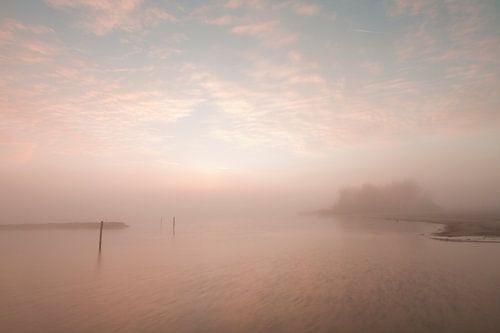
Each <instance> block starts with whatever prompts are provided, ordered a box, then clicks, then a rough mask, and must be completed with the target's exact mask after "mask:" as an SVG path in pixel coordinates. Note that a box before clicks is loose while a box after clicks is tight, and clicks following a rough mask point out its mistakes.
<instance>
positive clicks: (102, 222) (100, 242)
mask: <svg viewBox="0 0 500 333" xmlns="http://www.w3.org/2000/svg"><path fill="white" fill-rule="evenodd" d="M103 227H104V221H101V230H100V231H99V252H101V245H102V228H103Z"/></svg>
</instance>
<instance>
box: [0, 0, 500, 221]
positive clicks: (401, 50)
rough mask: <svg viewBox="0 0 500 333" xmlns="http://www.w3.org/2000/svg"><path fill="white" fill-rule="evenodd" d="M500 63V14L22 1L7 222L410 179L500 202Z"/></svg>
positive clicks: (318, 197) (455, 197)
mask: <svg viewBox="0 0 500 333" xmlns="http://www.w3.org/2000/svg"><path fill="white" fill-rule="evenodd" d="M499 54H500V4H499V2H498V1H488V0H484V1H483V0H471V1H468V0H447V1H437V0H436V1H434V0H359V1H348V0H335V1H334V0H332V1H319V0H318V1H305V0H304V1H299V0H282V1H281V0H274V1H271V0H248V1H243V0H228V1H194V0H188V1H173V0H172V1H166V0H165V1H159V0H158V1H154V0H45V1H41V0H40V1H34V0H23V1H2V3H1V4H0V74H1V75H0V182H1V184H2V188H3V190H2V193H1V194H0V195H1V196H2V198H3V199H4V200H2V201H3V203H2V204H0V205H1V206H2V207H1V208H2V210H3V211H4V212H5V213H4V215H3V219H11V220H16V221H17V220H19V221H21V220H22V221H25V220H26V221H27V220H30V221H31V220H33V219H35V216H37V218H38V217H40V218H42V219H90V218H92V217H93V216H95V215H97V214H101V215H103V214H104V215H106V216H109V218H115V217H122V215H120V214H119V213H118V212H119V211H123V206H124V205H125V206H130V205H131V203H137V202H141V205H142V206H141V207H143V209H146V208H144V207H147V210H148V212H150V213H151V215H155V214H156V215H158V214H159V212H160V211H161V210H172V209H174V208H173V207H176V205H178V206H179V207H180V206H182V205H184V206H185V207H193V206H195V207H204V206H207V207H209V206H212V207H213V206H214V205H216V202H218V203H219V206H218V207H222V208H221V209H226V208H225V207H226V206H227V205H229V204H230V205H231V207H235V206H238V205H240V206H244V204H243V203H241V202H246V203H248V202H255V203H258V202H260V204H261V206H262V205H264V203H269V202H271V201H273V199H276V198H281V199H282V203H281V206H287V207H293V208H296V209H306V208H310V207H313V206H315V205H316V206H320V205H322V204H325V203H326V202H330V201H331V202H333V199H334V196H335V193H336V191H337V190H338V188H340V187H342V186H346V185H351V184H361V183H363V182H365V181H371V182H375V183H376V182H389V181H392V180H398V179H406V178H412V179H416V180H417V181H419V182H420V183H421V184H423V186H424V187H425V188H427V189H428V190H429V191H431V192H433V193H434V195H435V196H436V197H437V198H438V199H439V200H441V201H443V202H445V203H448V204H454V205H469V206H473V205H476V206H491V205H494V204H495V203H497V202H498V197H500V172H499V171H498V170H500V93H499V91H500V84H499V83H500V82H499V80H500V79H499V77H500V63H499V59H500V57H499V56H498V55H499ZM113 198H115V199H113ZM238 198H239V199H240V200H239V201H238ZM222 201H224V202H225V203H226V205H222V204H220V202H222ZM165 202H167V203H165ZM275 202H276V206H279V204H277V200H276V201H275ZM21 203H22V204H21ZM297 203H303V205H302V206H300V205H297ZM163 204H165V205H166V206H162V205H163ZM89 206H91V207H94V208H89ZM83 207H85V208H83ZM120 207H122V208H120ZM165 207H168V208H165ZM65 209H66V210H65ZM186 209H187V208H186ZM130 210H131V211H132V210H133V211H134V212H136V214H135V215H133V214H130V216H132V215H133V218H136V219H139V218H141V216H142V215H141V214H143V213H144V211H141V209H139V208H137V209H135V210H134V209H132V208H130ZM78 211H81V212H84V213H81V214H79V213H78ZM127 214H128V213H127ZM127 214H125V213H124V215H123V216H125V215H127ZM127 216H128V215H127ZM125 217H126V216H125ZM2 222H5V221H2Z"/></svg>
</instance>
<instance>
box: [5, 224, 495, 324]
mask: <svg viewBox="0 0 500 333" xmlns="http://www.w3.org/2000/svg"><path fill="white" fill-rule="evenodd" d="M434 228H435V226H433V225H428V224H421V223H404V222H400V223H398V222H391V221H340V220H339V221H332V220H316V219H302V220H297V221H291V220H290V221H285V222H283V221H274V220H269V221H265V222H261V221H250V220H238V221H228V222H224V223H223V222H210V221H203V222H201V221H198V222H197V221H182V219H178V222H177V233H176V237H175V238H173V237H172V235H171V229H170V226H169V225H166V224H165V226H164V228H163V230H161V229H160V226H159V224H158V225H149V226H145V225H132V227H131V228H129V229H127V230H122V231H108V230H105V232H104V240H103V252H102V255H101V256H99V255H98V253H97V231H92V230H85V231H80V230H78V231H2V232H0V332H51V333H57V332H179V333H180V332H500V244H480V243H453V242H440V241H435V240H431V239H428V238H426V237H424V236H422V234H423V233H429V232H431V231H432V230H433V229H434Z"/></svg>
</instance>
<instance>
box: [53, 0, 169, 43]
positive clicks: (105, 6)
mask: <svg viewBox="0 0 500 333" xmlns="http://www.w3.org/2000/svg"><path fill="white" fill-rule="evenodd" d="M46 1H47V2H48V3H49V4H50V5H51V6H53V7H55V8H62V9H64V8H69V9H83V10H85V11H86V15H83V16H82V21H81V24H82V25H83V26H84V27H85V28H86V29H88V30H90V31H91V32H93V33H95V34H96V35H104V34H106V33H108V32H110V31H112V30H114V29H122V30H127V31H130V30H138V29H141V28H144V27H145V26H152V25H155V24H156V23H157V22H161V21H166V22H172V21H175V20H176V18H175V17H174V16H173V15H171V14H170V13H168V12H167V11H165V10H163V9H160V8H158V7H152V6H147V7H145V8H142V7H144V6H142V7H141V5H142V3H143V0H118V1H113V0H75V1H73V0H46Z"/></svg>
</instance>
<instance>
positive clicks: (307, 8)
mask: <svg viewBox="0 0 500 333" xmlns="http://www.w3.org/2000/svg"><path fill="white" fill-rule="evenodd" d="M293 10H294V11H295V12H296V13H297V14H299V15H304V16H312V15H316V14H318V13H319V11H320V10H321V7H320V6H319V5H318V4H314V3H306V2H300V3H297V4H295V5H293Z"/></svg>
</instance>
